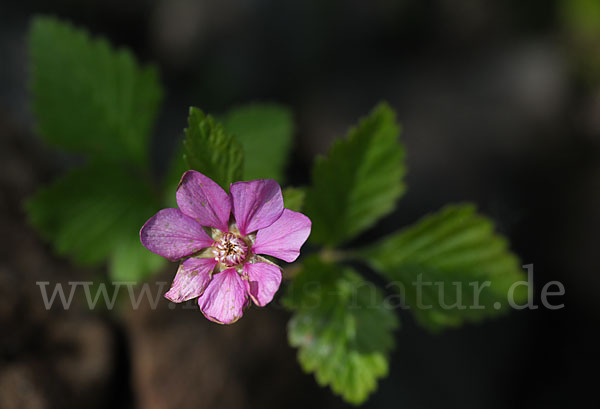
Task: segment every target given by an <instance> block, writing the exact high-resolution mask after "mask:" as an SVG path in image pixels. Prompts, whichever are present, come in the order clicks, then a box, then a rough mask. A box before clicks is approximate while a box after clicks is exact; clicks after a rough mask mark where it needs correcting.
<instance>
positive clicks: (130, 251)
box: [108, 225, 166, 281]
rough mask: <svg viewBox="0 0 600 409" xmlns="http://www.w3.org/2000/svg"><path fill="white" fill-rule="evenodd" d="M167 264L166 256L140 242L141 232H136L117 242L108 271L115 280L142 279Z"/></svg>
mask: <svg viewBox="0 0 600 409" xmlns="http://www.w3.org/2000/svg"><path fill="white" fill-rule="evenodd" d="M139 227H140V228H141V227H142V226H141V225H140V226H139ZM165 264H166V260H165V259H164V258H162V257H160V256H157V255H156V254H153V253H151V252H150V251H148V250H147V249H146V248H145V247H144V246H142V244H141V243H140V236H139V234H134V235H128V236H124V237H122V238H121V240H120V241H119V242H118V243H117V246H116V248H115V250H114V251H113V252H112V255H111V258H110V260H109V264H108V271H109V274H110V277H111V279H112V280H114V281H140V280H144V279H146V278H148V277H151V276H152V275H153V274H154V273H156V272H157V271H159V270H160V269H161V268H162V267H164V266H165Z"/></svg>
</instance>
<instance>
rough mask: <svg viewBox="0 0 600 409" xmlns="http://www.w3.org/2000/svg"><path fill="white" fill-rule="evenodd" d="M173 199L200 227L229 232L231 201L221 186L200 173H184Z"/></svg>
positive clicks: (189, 171) (192, 171)
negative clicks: (175, 199)
mask: <svg viewBox="0 0 600 409" xmlns="http://www.w3.org/2000/svg"><path fill="white" fill-rule="evenodd" d="M175 197H176V198H177V206H179V208H180V209H181V211H182V212H183V213H185V214H186V215H188V216H190V217H193V218H194V219H196V220H198V222H199V223H200V224H201V225H202V226H210V227H214V228H216V229H219V230H221V231H228V230H229V229H228V224H229V213H230V212H231V199H230V198H229V196H228V195H227V193H225V191H224V190H223V189H222V188H221V186H219V185H218V184H216V183H215V182H213V181H212V180H211V179H210V178H208V177H206V176H204V175H203V174H202V173H200V172H196V171H195V170H188V171H187V172H185V173H184V174H183V176H182V177H181V181H180V182H179V186H178V187H177V192H176V193H175Z"/></svg>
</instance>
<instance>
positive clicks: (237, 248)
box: [213, 233, 248, 267]
mask: <svg viewBox="0 0 600 409" xmlns="http://www.w3.org/2000/svg"><path fill="white" fill-rule="evenodd" d="M213 252H214V253H215V260H216V261H217V262H219V263H221V264H223V265H225V266H227V267H233V266H235V265H238V264H241V263H242V262H244V261H245V260H246V257H247V256H248V245H247V244H246V242H245V241H244V240H243V239H242V238H241V237H238V236H237V235H235V234H233V233H225V234H224V235H223V237H221V239H220V240H219V241H217V242H216V243H215V244H214V250H213Z"/></svg>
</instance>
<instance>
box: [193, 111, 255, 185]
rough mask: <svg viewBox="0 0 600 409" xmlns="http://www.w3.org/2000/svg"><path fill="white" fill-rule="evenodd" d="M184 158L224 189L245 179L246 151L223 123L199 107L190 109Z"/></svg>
mask: <svg viewBox="0 0 600 409" xmlns="http://www.w3.org/2000/svg"><path fill="white" fill-rule="evenodd" d="M183 146H184V159H185V161H186V163H187V165H188V168H189V169H195V170H197V171H198V172H201V173H203V174H204V175H206V176H208V177H209V178H211V179H212V180H214V181H215V182H217V183H218V184H219V185H221V187H222V188H223V189H225V190H229V185H230V184H231V183H233V182H236V181H238V180H241V179H242V171H243V166H244V152H243V151H242V147H241V146H240V144H239V143H238V142H237V141H236V140H235V139H234V138H233V136H232V135H231V134H229V133H226V132H225V130H224V129H223V126H222V125H221V124H220V123H218V122H216V121H215V120H214V119H213V118H212V117H211V116H210V115H205V114H204V113H203V112H202V111H201V110H200V109H198V108H194V107H192V108H190V114H189V116H188V127H187V128H186V129H185V140H184V141H183Z"/></svg>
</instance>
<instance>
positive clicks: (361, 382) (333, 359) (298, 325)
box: [284, 257, 398, 404]
mask: <svg viewBox="0 0 600 409" xmlns="http://www.w3.org/2000/svg"><path fill="white" fill-rule="evenodd" d="M284 304H285V305H286V307H287V308H289V309H291V310H293V311H294V315H293V317H292V319H291V321H290V323H289V325H288V339H289V342H290V344H291V345H292V346H294V347H297V348H298V349H299V350H298V360H299V361H300V365H301V366H302V368H303V369H304V370H305V371H306V372H314V374H315V378H316V380H317V382H318V383H319V384H320V385H322V386H325V385H329V386H330V387H331V389H332V390H333V391H334V392H335V393H336V394H339V395H341V396H342V397H343V398H344V399H345V400H346V401H348V402H350V403H353V404H360V403H362V402H364V401H365V400H366V399H367V397H368V396H369V394H370V393H372V392H373V391H374V390H375V389H376V388H377V379H378V378H381V377H383V376H386V375H387V372H388V354H389V352H390V350H391V349H392V348H393V346H394V337H393V330H394V329H395V328H396V327H397V326H398V322H397V319H396V316H395V314H394V313H393V311H391V310H390V309H389V308H387V306H386V304H385V303H384V299H383V296H382V294H381V292H380V291H379V289H377V288H376V287H375V286H374V285H373V284H371V283H369V282H367V281H365V280H363V278H362V277H361V276H360V275H358V274H357V273H356V272H354V271H353V270H352V269H350V268H348V267H341V266H337V265H334V264H326V263H324V262H322V261H320V260H319V259H317V258H315V257H312V258H309V259H307V260H306V262H305V264H304V266H303V269H302V271H301V272H300V273H299V275H298V276H297V277H296V279H295V280H294V282H293V283H292V284H291V286H290V287H289V288H288V292H287V294H286V297H285V299H284Z"/></svg>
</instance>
